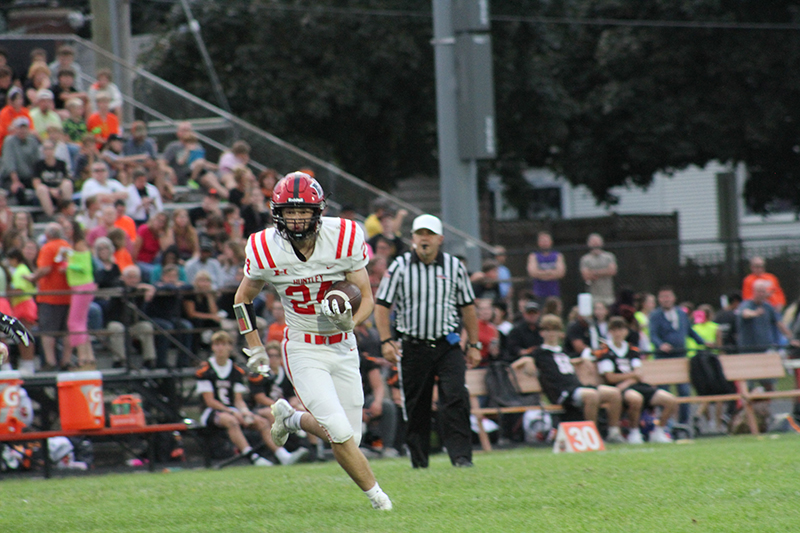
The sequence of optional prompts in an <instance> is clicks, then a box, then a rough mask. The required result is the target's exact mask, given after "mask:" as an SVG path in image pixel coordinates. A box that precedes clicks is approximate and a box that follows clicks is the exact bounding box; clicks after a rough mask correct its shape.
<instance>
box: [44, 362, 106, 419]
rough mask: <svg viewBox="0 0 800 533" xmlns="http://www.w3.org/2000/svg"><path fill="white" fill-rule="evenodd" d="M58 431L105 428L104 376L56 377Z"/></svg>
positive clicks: (66, 375)
mask: <svg viewBox="0 0 800 533" xmlns="http://www.w3.org/2000/svg"><path fill="white" fill-rule="evenodd" d="M56 383H57V385H58V410H59V413H60V415H61V429H100V428H102V427H104V426H105V422H106V419H105V410H104V407H103V375H102V374H101V373H100V372H95V371H92V372H65V373H61V374H58V376H57V378H56Z"/></svg>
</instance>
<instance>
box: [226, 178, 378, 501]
mask: <svg viewBox="0 0 800 533" xmlns="http://www.w3.org/2000/svg"><path fill="white" fill-rule="evenodd" d="M271 207H272V214H273V218H274V220H275V226H276V227H274V228H268V229H265V230H263V231H260V232H258V233H254V234H253V235H251V236H250V238H249V239H248V241H247V246H246V248H245V251H246V256H247V258H246V260H245V265H244V279H243V280H242V283H241V285H239V289H238V290H237V291H236V296H235V303H234V311H235V312H236V318H237V320H238V322H239V331H240V332H241V333H242V334H243V335H244V336H245V340H246V342H247V345H248V348H245V353H247V355H248V356H249V359H248V362H247V366H248V368H250V370H251V371H253V372H268V371H269V370H268V369H269V358H268V356H267V353H266V350H265V349H264V346H263V345H262V343H261V338H260V336H259V333H258V331H257V330H256V328H255V313H254V311H253V299H254V298H255V297H256V296H257V295H258V294H259V293H260V292H261V290H262V288H263V287H264V283H270V284H271V285H272V286H273V287H274V288H275V290H276V291H277V292H278V294H279V295H280V298H281V302H282V303H283V307H284V309H285V310H286V324H287V326H288V327H287V329H286V332H285V333H284V339H283V343H282V350H283V364H284V368H285V369H286V372H287V373H288V374H289V378H290V379H291V381H292V384H293V385H294V388H295V390H296V391H297V397H298V398H299V399H300V401H301V402H302V403H303V405H304V406H305V408H306V410H307V411H308V412H305V413H303V412H296V411H295V410H294V409H293V408H292V407H291V406H290V405H289V403H288V402H286V400H279V401H277V402H276V403H275V404H274V405H273V406H272V412H273V414H274V415H275V422H274V423H273V425H272V431H271V433H272V439H273V440H274V441H275V444H276V445H278V446H281V445H283V443H284V442H285V441H286V438H287V437H288V434H289V433H290V432H296V431H299V430H300V429H303V430H305V431H306V432H308V433H311V434H313V435H316V436H318V437H320V438H325V439H328V440H329V441H330V443H331V447H332V449H333V454H334V457H336V460H337V461H338V462H339V464H340V465H341V466H342V468H344V470H345V471H346V472H347V474H348V475H349V476H350V477H351V478H352V479H353V481H355V482H356V484H357V485H358V486H359V487H360V488H361V490H363V491H364V492H365V493H366V495H367V496H368V497H369V499H370V501H371V502H372V506H373V508H375V509H381V510H390V509H391V508H392V502H391V500H390V499H389V497H388V496H387V495H386V494H385V493H384V492H383V491H382V490H381V488H380V486H379V485H378V483H377V482H376V481H375V475H374V474H373V473H372V469H371V468H370V466H369V462H368V461H367V459H366V457H364V454H363V453H361V451H360V450H359V444H360V442H361V413H362V407H363V404H364V395H363V391H362V388H361V375H360V373H359V357H358V349H357V347H356V337H355V335H354V334H353V328H354V327H355V325H356V324H359V323H361V322H362V321H363V320H365V319H366V318H368V317H369V316H370V314H372V308H373V300H372V291H371V289H370V285H369V277H368V276H367V270H366V266H367V261H368V257H367V248H366V244H365V242H364V234H363V233H362V231H361V229H360V228H359V227H358V225H357V224H356V223H355V222H353V221H351V220H345V219H339V218H329V217H322V210H323V209H324V207H325V197H324V193H323V191H322V187H321V186H320V184H319V183H318V182H317V181H316V180H315V179H314V178H312V177H311V176H309V175H308V174H305V173H303V172H293V173H291V174H288V175H287V176H286V177H284V178H283V179H282V180H280V181H279V182H278V183H277V184H276V185H275V188H274V189H273V193H272V201H271ZM343 279H346V280H348V281H350V282H351V283H354V284H355V285H356V286H358V288H359V289H360V290H361V295H362V300H361V306H360V307H359V308H358V311H357V312H356V313H353V310H352V308H350V304H349V302H347V303H346V305H345V309H330V307H329V306H328V305H327V301H325V300H324V296H325V293H326V292H327V290H328V289H329V288H330V287H331V285H333V284H334V283H335V282H337V281H340V280H343Z"/></svg>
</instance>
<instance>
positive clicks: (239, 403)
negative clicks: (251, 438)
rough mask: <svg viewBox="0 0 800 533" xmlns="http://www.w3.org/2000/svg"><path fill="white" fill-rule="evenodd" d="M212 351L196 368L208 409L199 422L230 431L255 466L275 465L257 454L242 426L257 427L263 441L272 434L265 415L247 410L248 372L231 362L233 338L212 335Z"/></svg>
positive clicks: (225, 333)
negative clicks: (245, 396)
mask: <svg viewBox="0 0 800 533" xmlns="http://www.w3.org/2000/svg"><path fill="white" fill-rule="evenodd" d="M211 350H212V352H213V353H214V355H213V356H211V357H210V358H209V360H208V362H206V363H203V365H202V366H201V367H200V368H199V369H198V370H197V372H196V374H195V375H196V377H197V393H198V394H200V395H201V396H202V397H203V402H204V403H205V405H206V410H205V411H203V414H202V415H201V417H200V421H201V422H202V423H203V424H204V425H205V426H207V427H216V428H220V429H224V430H226V431H227V432H228V437H229V438H230V439H231V442H233V444H235V445H236V447H237V448H238V449H239V450H240V451H241V452H242V453H244V454H249V457H250V461H251V462H252V463H253V464H254V465H256V466H272V462H271V461H269V460H268V459H265V458H264V457H261V456H260V455H258V454H257V453H256V452H255V451H254V450H253V448H252V446H250V444H249V443H248V442H247V439H246V438H245V436H244V433H242V427H247V428H255V429H257V430H258V431H259V432H260V433H261V436H262V438H263V439H264V442H266V441H267V439H268V438H269V437H270V434H269V430H270V425H269V422H267V419H265V418H264V417H262V416H259V415H255V414H253V413H252V412H251V411H250V409H248V407H247V404H246V403H245V401H244V398H243V396H242V394H243V393H245V392H247V387H245V385H244V377H245V372H244V370H242V368H241V367H239V366H237V365H235V364H234V363H233V361H231V352H232V351H233V341H232V340H231V337H230V335H228V333H227V332H225V331H217V332H216V333H214V335H212V336H211Z"/></svg>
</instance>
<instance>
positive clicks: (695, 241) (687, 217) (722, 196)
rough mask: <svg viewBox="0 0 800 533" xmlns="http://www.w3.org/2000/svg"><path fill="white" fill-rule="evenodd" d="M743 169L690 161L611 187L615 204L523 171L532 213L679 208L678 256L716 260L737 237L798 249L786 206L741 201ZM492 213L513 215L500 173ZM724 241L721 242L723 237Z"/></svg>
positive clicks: (749, 243) (799, 229)
mask: <svg viewBox="0 0 800 533" xmlns="http://www.w3.org/2000/svg"><path fill="white" fill-rule="evenodd" d="M746 173H747V170H746V168H745V167H744V165H738V166H736V167H732V166H728V165H722V164H720V163H717V162H712V163H709V164H708V165H706V167H705V168H698V167H695V166H690V167H688V168H686V169H684V170H681V171H678V172H675V173H674V174H672V176H669V175H667V174H663V173H659V174H656V176H655V178H654V179H653V183H652V184H651V185H650V187H648V188H647V189H641V188H639V187H636V186H634V185H631V186H629V187H615V188H613V189H612V190H611V193H612V194H614V195H616V196H617V197H618V198H619V203H618V204H616V205H613V206H604V205H597V203H596V201H595V199H594V197H593V196H592V193H591V192H589V190H588V189H587V188H586V187H584V186H579V187H574V186H572V185H570V184H569V183H568V182H567V181H566V180H565V179H563V178H560V177H558V176H556V175H554V174H553V173H552V172H550V171H549V170H543V169H532V170H530V171H528V172H527V173H526V175H525V177H526V179H527V180H528V182H529V183H530V184H531V185H532V186H533V188H534V191H533V192H532V199H531V202H530V205H531V207H530V209H529V213H528V215H529V216H530V217H561V218H585V217H597V216H604V215H608V214H609V213H618V214H672V213H675V212H677V213H678V227H679V236H680V240H681V243H682V244H681V257H682V259H687V258H692V259H693V260H694V261H696V262H699V263H707V262H717V261H718V260H719V258H720V256H721V255H722V254H723V253H724V243H723V242H724V240H725V239H726V238H727V239H737V238H738V239H741V240H742V242H743V245H744V248H745V250H750V251H751V254H752V255H754V254H756V253H757V254H759V255H767V256H769V255H772V254H776V253H779V252H780V251H781V250H786V249H792V250H794V251H800V239H799V238H800V221H798V218H797V217H796V216H795V214H794V212H793V210H792V209H791V208H789V207H787V208H786V209H784V210H783V212H781V210H780V209H777V211H776V212H775V213H774V214H771V215H769V216H766V217H765V216H760V215H756V214H753V213H752V212H750V211H749V210H748V209H747V208H746V206H745V203H744V201H743V200H742V191H743V190H744V183H745V178H746ZM489 187H490V190H492V191H493V192H494V193H495V194H494V202H495V213H497V217H498V218H500V219H514V218H516V217H517V216H518V213H517V211H516V209H514V208H511V207H509V206H508V205H507V204H506V202H505V201H504V199H503V195H502V194H498V193H499V192H500V191H502V183H501V181H500V179H499V178H494V179H491V180H490V184H489ZM721 241H723V242H721Z"/></svg>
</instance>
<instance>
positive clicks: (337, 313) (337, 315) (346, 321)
mask: <svg viewBox="0 0 800 533" xmlns="http://www.w3.org/2000/svg"><path fill="white" fill-rule="evenodd" d="M322 314H323V315H325V316H326V317H328V320H330V321H331V322H333V325H334V326H336V327H337V328H338V329H339V330H340V331H353V328H354V327H356V323H355V321H354V320H353V307H352V306H351V305H350V302H345V303H344V309H339V303H338V302H333V307H332V308H331V305H330V303H329V302H328V300H327V299H323V300H322Z"/></svg>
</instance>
